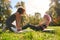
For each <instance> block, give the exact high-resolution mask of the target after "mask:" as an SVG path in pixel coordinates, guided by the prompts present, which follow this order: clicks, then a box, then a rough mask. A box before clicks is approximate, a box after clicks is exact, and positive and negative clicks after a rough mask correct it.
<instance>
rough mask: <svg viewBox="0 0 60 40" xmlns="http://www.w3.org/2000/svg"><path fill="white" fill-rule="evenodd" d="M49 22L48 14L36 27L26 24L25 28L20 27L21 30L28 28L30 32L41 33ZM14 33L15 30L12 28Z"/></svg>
mask: <svg viewBox="0 0 60 40" xmlns="http://www.w3.org/2000/svg"><path fill="white" fill-rule="evenodd" d="M50 22H51V17H50V16H49V15H48V14H45V15H44V17H43V21H42V22H39V24H38V25H37V26H36V25H31V24H29V23H28V24H26V25H25V26H23V27H22V30H24V29H26V28H28V27H30V28H31V29H32V30H35V31H39V30H41V31H43V30H44V29H45V28H47V26H48V25H49V24H50ZM12 30H13V31H14V32H17V31H16V30H14V28H13V29H12Z"/></svg>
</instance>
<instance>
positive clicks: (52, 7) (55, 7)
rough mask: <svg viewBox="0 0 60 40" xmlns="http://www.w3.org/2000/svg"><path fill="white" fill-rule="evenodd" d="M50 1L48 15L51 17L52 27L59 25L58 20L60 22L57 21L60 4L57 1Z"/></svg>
mask: <svg viewBox="0 0 60 40" xmlns="http://www.w3.org/2000/svg"><path fill="white" fill-rule="evenodd" d="M52 1H53V0H52ZM52 1H51V4H50V8H49V14H50V15H51V18H52V23H53V24H54V25H60V22H59V20H60V19H59V16H60V3H59V0H54V1H53V2H52ZM53 3H54V4H53ZM52 4H53V5H52Z"/></svg>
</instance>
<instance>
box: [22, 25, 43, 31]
mask: <svg viewBox="0 0 60 40" xmlns="http://www.w3.org/2000/svg"><path fill="white" fill-rule="evenodd" d="M28 27H30V28H31V29H33V30H35V31H38V30H43V29H42V27H40V26H38V27H36V26H35V25H30V24H27V25H25V26H23V27H22V29H26V28H28Z"/></svg>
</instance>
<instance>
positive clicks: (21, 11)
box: [17, 8, 25, 14]
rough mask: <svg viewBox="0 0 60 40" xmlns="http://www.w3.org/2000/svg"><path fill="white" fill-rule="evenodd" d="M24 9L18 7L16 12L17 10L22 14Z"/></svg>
mask: <svg viewBox="0 0 60 40" xmlns="http://www.w3.org/2000/svg"><path fill="white" fill-rule="evenodd" d="M24 11H25V9H23V8H18V9H17V12H19V13H20V14H23V13H24Z"/></svg>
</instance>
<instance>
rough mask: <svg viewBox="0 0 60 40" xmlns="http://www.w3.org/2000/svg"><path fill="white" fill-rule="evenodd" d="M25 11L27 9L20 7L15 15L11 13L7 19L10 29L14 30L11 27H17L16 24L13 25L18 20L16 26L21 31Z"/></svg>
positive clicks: (7, 25)
mask: <svg viewBox="0 0 60 40" xmlns="http://www.w3.org/2000/svg"><path fill="white" fill-rule="evenodd" d="M24 12H25V9H24V8H22V7H20V8H18V9H17V12H16V13H15V14H13V15H11V16H10V17H9V18H7V20H6V27H7V28H8V29H9V30H10V31H13V30H12V29H11V27H15V25H13V24H12V23H13V22H14V21H15V20H16V28H17V31H20V30H21V29H22V28H21V25H20V23H21V15H23V14H24Z"/></svg>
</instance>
